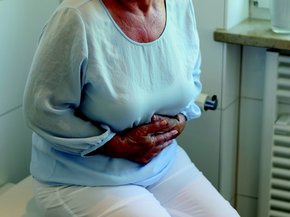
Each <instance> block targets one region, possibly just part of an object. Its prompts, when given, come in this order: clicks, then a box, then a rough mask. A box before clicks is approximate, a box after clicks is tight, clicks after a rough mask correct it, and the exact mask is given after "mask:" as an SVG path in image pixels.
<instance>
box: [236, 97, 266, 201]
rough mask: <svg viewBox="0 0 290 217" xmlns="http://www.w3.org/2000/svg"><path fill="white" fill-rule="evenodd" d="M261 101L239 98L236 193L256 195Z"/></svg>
mask: <svg viewBox="0 0 290 217" xmlns="http://www.w3.org/2000/svg"><path fill="white" fill-rule="evenodd" d="M262 108H263V107H262V101H259V100H253V99H241V109H240V136H239V162H238V171H239V175H238V194H242V195H246V196H251V197H257V196H258V181H259V180H258V179H259V161H260V146H261V144H260V143H261V121H262V114H261V111H262Z"/></svg>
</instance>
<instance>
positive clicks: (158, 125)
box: [142, 120, 168, 135]
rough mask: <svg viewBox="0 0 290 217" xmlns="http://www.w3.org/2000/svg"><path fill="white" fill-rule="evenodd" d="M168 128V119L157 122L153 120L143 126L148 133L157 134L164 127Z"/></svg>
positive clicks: (145, 132)
mask: <svg viewBox="0 0 290 217" xmlns="http://www.w3.org/2000/svg"><path fill="white" fill-rule="evenodd" d="M166 128H168V122H167V120H161V121H156V122H151V123H149V124H147V125H144V126H143V129H142V130H143V132H144V134H145V135H146V134H147V135H150V134H155V133H157V132H159V131H162V130H164V129H166Z"/></svg>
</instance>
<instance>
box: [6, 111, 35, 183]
mask: <svg viewBox="0 0 290 217" xmlns="http://www.w3.org/2000/svg"><path fill="white" fill-rule="evenodd" d="M30 151H31V131H30V130H29V129H28V128H27V127H26V124H25V123H24V119H23V114H22V109H21V108H18V109H16V110H14V111H11V112H9V113H8V114H6V115H4V116H1V117H0V185H1V184H4V183H5V182H12V183H16V182H18V181H20V180H21V179H23V178H24V177H26V176H27V175H28V173H29V162H30Z"/></svg>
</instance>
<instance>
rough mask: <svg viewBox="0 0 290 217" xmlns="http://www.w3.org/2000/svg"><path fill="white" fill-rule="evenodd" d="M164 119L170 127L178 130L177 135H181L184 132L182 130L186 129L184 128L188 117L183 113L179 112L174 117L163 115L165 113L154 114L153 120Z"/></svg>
mask: <svg viewBox="0 0 290 217" xmlns="http://www.w3.org/2000/svg"><path fill="white" fill-rule="evenodd" d="M162 120H166V121H167V123H168V128H169V129H174V130H177V132H178V134H177V135H176V137H177V136H178V135H180V134H181V133H182V131H183V130H184V128H185V124H186V118H185V116H184V115H183V114H181V113H179V114H177V115H176V116H174V117H172V116H163V115H154V116H153V117H152V121H162Z"/></svg>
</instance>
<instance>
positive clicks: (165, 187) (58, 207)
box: [34, 148, 239, 217]
mask: <svg viewBox="0 0 290 217" xmlns="http://www.w3.org/2000/svg"><path fill="white" fill-rule="evenodd" d="M196 170H197V169H196V167H195V166H194V165H193V164H192V163H191V161H190V160H189V158H188V157H187V155H186V154H185V152H184V151H183V150H182V149H181V148H180V150H179V152H178V156H177V159H176V162H175V164H174V166H173V167H172V168H171V169H170V171H169V172H168V173H167V175H166V176H165V177H164V178H163V179H161V180H160V181H159V182H158V183H156V184H154V185H153V186H150V187H148V188H144V187H140V186H136V185H127V186H116V187H82V186H68V185H67V186H66V185H64V186H57V187H56V186H49V185H45V184H42V183H39V182H37V181H36V180H34V191H35V195H36V198H37V200H38V202H39V203H40V205H41V206H42V207H43V208H44V210H45V213H46V215H45V216H47V217H81V216H82V217H85V216H86V217H238V216H239V214H238V213H237V212H236V211H235V210H234V209H233V208H232V207H231V205H230V204H229V203H228V202H227V201H226V200H224V198H223V197H222V196H221V195H220V194H219V193H218V192H217V191H216V189H215V188H214V187H213V186H212V185H211V184H210V183H209V181H208V180H207V179H206V178H205V177H204V176H203V175H202V174H201V173H197V172H196ZM196 174H198V175H196Z"/></svg>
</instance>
